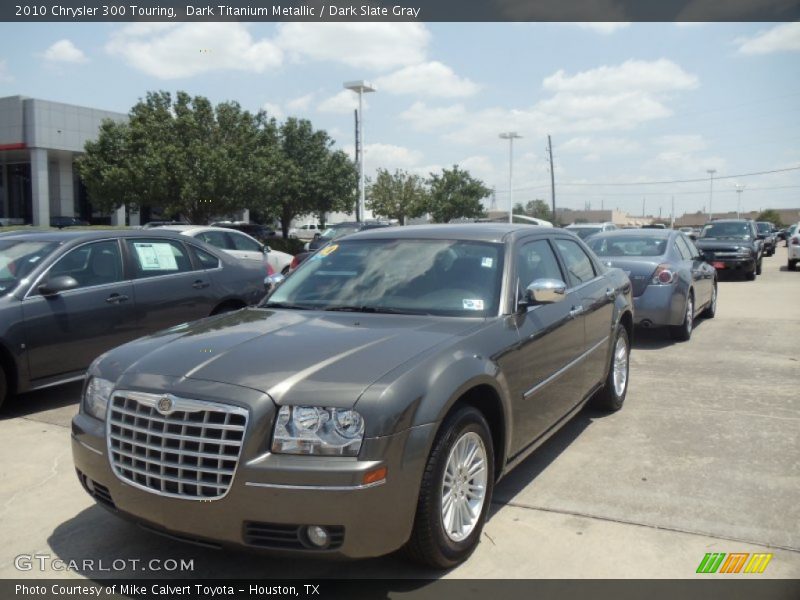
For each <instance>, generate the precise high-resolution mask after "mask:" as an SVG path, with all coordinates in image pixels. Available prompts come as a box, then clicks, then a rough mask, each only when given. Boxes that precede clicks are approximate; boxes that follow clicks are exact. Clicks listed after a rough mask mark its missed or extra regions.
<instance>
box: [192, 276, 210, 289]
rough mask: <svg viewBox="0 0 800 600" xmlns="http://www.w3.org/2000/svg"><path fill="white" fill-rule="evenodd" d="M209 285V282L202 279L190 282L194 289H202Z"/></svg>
mask: <svg viewBox="0 0 800 600" xmlns="http://www.w3.org/2000/svg"><path fill="white" fill-rule="evenodd" d="M209 285H211V284H210V283H206V282H205V281H203V280H202V279H198V280H197V281H195V282H194V283H193V284H192V287H193V288H194V289H196V290H202V289H203V288H207V287H208V286H209Z"/></svg>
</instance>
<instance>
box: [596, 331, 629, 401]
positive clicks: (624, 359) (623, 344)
mask: <svg viewBox="0 0 800 600" xmlns="http://www.w3.org/2000/svg"><path fill="white" fill-rule="evenodd" d="M630 356H631V347H630V340H629V339H628V330H627V329H625V327H623V326H622V325H617V332H616V335H615V337H614V345H613V346H612V351H611V366H610V368H609V369H608V376H607V377H606V383H605V385H604V386H603V389H601V390H600V391H599V392H597V394H595V396H594V398H592V406H594V407H595V408H599V409H600V410H607V411H616V410H619V409H620V408H622V405H623V403H624V402H625V396H626V395H627V393H628V372H629V368H630Z"/></svg>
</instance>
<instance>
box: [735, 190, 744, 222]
mask: <svg viewBox="0 0 800 600" xmlns="http://www.w3.org/2000/svg"><path fill="white" fill-rule="evenodd" d="M743 191H744V184H741V183H737V184H736V218H737V219H741V218H742V217H741V213H742V192H743Z"/></svg>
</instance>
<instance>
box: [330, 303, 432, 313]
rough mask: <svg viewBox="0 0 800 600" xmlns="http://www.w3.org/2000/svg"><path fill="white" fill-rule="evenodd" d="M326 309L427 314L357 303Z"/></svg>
mask: <svg viewBox="0 0 800 600" xmlns="http://www.w3.org/2000/svg"><path fill="white" fill-rule="evenodd" d="M324 310H330V311H338V312H362V313H381V314H387V315H427V314H430V313H427V312H425V311H413V310H400V309H397V308H390V307H388V306H366V305H360V306H359V305H355V304H352V305H350V304H342V305H339V306H330V307H328V308H326V309H324Z"/></svg>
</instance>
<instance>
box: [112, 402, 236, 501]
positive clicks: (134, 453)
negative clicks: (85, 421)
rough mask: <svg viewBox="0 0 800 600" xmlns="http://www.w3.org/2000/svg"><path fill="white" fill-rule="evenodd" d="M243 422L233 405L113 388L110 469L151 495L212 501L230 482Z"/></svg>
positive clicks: (234, 470)
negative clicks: (115, 389)
mask: <svg viewBox="0 0 800 600" xmlns="http://www.w3.org/2000/svg"><path fill="white" fill-rule="evenodd" d="M246 425H247V411H246V410H245V409H243V408H239V407H236V406H230V405H225V404H216V403H213V402H203V401H199V400H189V399H186V398H178V397H176V396H172V395H171V394H146V393H142V392H125V391H117V392H115V393H114V396H113V397H112V399H111V402H110V403H109V407H108V434H107V439H108V455H109V456H110V457H111V467H112V469H113V471H114V473H115V474H116V476H117V477H119V478H120V479H122V480H123V481H126V482H128V483H130V484H132V485H134V486H136V487H139V488H142V489H145V490H148V491H151V492H154V493H157V494H163V495H166V496H174V497H179V498H187V499H197V500H215V499H217V498H221V497H222V496H224V495H225V494H226V493H227V491H228V488H229V487H230V485H231V482H232V481H233V476H234V473H235V472H236V466H237V464H238V461H239V454H240V451H241V449H242V442H243V439H244V432H245V427H246Z"/></svg>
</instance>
